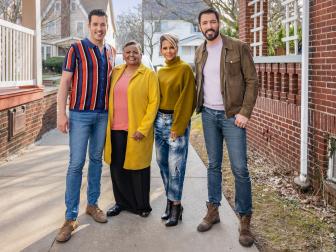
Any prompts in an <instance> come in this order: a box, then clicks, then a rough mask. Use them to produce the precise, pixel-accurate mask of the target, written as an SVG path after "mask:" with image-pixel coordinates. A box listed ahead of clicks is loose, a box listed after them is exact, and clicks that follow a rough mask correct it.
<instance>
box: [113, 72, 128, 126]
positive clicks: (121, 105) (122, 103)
mask: <svg viewBox="0 0 336 252" xmlns="http://www.w3.org/2000/svg"><path fill="white" fill-rule="evenodd" d="M129 81H130V77H129V76H125V75H124V74H123V75H122V76H121V77H120V79H119V80H118V81H117V83H116V85H115V86H114V92H113V93H114V95H113V120H112V125H111V129H112V130H128V106H127V89H128V84H129Z"/></svg>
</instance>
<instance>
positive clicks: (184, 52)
mask: <svg viewBox="0 0 336 252" xmlns="http://www.w3.org/2000/svg"><path fill="white" fill-rule="evenodd" d="M192 54H193V52H192V48H191V46H182V55H192Z"/></svg>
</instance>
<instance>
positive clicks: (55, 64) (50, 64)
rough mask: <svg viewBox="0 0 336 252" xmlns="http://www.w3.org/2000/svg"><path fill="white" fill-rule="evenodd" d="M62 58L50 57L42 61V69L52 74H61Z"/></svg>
mask: <svg viewBox="0 0 336 252" xmlns="http://www.w3.org/2000/svg"><path fill="white" fill-rule="evenodd" d="M63 61H64V57H51V58H49V59H46V60H44V61H43V68H44V69H47V70H49V71H52V72H56V73H62V66H63Z"/></svg>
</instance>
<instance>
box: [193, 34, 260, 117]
mask: <svg viewBox="0 0 336 252" xmlns="http://www.w3.org/2000/svg"><path fill="white" fill-rule="evenodd" d="M221 36H222V40H223V47H222V51H221V62H220V84H221V94H222V97H223V104H224V110H225V114H226V117H228V118H229V117H232V116H234V115H235V114H241V115H243V116H246V117H247V118H250V117H251V114H252V110H253V107H254V105H255V102H256V99H257V95H258V77H257V72H256V69H255V66H254V62H253V59H252V55H251V51H250V47H249V46H248V45H247V44H245V43H243V42H241V41H239V40H236V39H233V38H230V37H227V36H224V35H221ZM207 57H208V53H207V50H206V41H205V42H204V43H203V44H201V45H200V46H199V47H198V48H197V50H196V53H195V70H196V88H197V106H196V112H197V113H200V112H201V110H202V106H203V82H204V80H203V68H204V65H205V63H206V60H207Z"/></svg>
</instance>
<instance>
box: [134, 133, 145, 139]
mask: <svg viewBox="0 0 336 252" xmlns="http://www.w3.org/2000/svg"><path fill="white" fill-rule="evenodd" d="M132 137H133V138H134V140H135V141H141V140H142V139H143V138H144V137H145V136H144V135H142V134H141V133H140V132H139V131H136V132H135V133H134V134H133V136H132Z"/></svg>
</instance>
